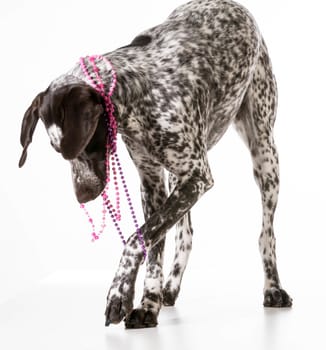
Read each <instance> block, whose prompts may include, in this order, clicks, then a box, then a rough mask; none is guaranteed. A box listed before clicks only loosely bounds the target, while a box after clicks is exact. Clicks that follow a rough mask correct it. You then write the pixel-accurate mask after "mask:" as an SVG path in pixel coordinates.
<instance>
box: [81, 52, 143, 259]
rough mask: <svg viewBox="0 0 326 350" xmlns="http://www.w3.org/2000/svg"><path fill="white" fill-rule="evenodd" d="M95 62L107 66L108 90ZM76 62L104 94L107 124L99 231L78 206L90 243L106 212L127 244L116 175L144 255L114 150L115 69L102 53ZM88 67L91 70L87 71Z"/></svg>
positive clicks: (103, 226)
mask: <svg viewBox="0 0 326 350" xmlns="http://www.w3.org/2000/svg"><path fill="white" fill-rule="evenodd" d="M87 61H88V62H89V66H90V69H89V68H88V67H87V64H86V62H87ZM97 61H103V62H104V63H105V64H106V65H107V67H108V68H109V70H110V72H111V77H112V82H111V85H110V87H109V89H108V90H107V89H106V88H105V85H104V83H103V80H102V78H101V75H100V70H99V68H98V66H97V64H96V62H97ZM79 64H80V66H81V68H82V71H83V73H84V75H85V77H86V78H87V80H88V83H89V84H90V85H91V86H92V87H93V88H94V89H95V90H96V91H97V92H98V93H99V94H100V95H101V96H102V97H103V99H104V103H105V112H106V115H107V125H108V137H107V142H106V149H105V174H106V179H105V187H104V190H103V192H102V193H101V196H102V200H103V210H102V214H103V215H102V224H101V227H100V230H99V231H98V233H96V228H95V223H94V220H93V219H92V217H91V216H90V214H89V212H88V210H87V209H86V206H85V204H81V205H80V207H81V208H82V209H83V210H84V212H85V214H86V216H87V218H88V221H89V223H90V224H91V227H92V242H95V241H96V240H98V239H99V237H100V235H101V234H102V233H103V231H104V229H105V227H106V223H105V222H106V214H107V212H108V213H109V215H110V217H111V219H112V221H113V224H114V226H115V228H116V230H117V232H118V234H119V236H120V238H121V240H122V242H123V244H126V240H125V238H124V235H123V233H122V231H121V228H120V226H119V223H118V222H119V221H120V220H121V212H120V191H119V183H118V175H119V178H120V181H121V183H122V186H123V189H124V192H125V195H126V199H127V202H128V206H129V210H130V213H131V216H132V219H133V222H134V225H135V228H136V233H137V235H138V239H139V242H140V244H141V247H142V250H143V253H144V257H145V258H146V248H145V243H144V238H143V235H142V233H141V230H140V228H139V225H138V221H137V218H136V214H135V210H134V207H133V205H132V202H131V198H130V194H129V191H128V188H127V184H126V180H125V177H124V174H123V171H122V167H121V163H120V160H119V157H118V153H117V131H118V128H117V122H116V119H115V117H114V105H113V103H112V101H111V96H112V94H113V92H114V89H115V87H116V84H117V75H116V72H115V70H114V69H113V67H112V64H111V62H110V61H109V60H108V59H106V58H105V57H103V56H100V55H94V56H86V57H84V58H81V59H80V61H79ZM90 70H91V71H90ZM110 170H112V173H113V184H114V189H115V199H116V203H115V204H116V205H115V207H114V205H113V204H112V202H111V200H110V199H109V195H108V191H109V183H110V180H111V178H110Z"/></svg>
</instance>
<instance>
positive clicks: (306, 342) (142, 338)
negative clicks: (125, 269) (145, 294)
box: [0, 270, 326, 350]
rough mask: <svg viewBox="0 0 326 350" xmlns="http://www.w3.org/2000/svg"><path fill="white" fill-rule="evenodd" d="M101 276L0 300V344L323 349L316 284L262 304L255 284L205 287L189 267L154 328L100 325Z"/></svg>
mask: <svg viewBox="0 0 326 350" xmlns="http://www.w3.org/2000/svg"><path fill="white" fill-rule="evenodd" d="M107 275H108V274H107V273H105V272H103V271H68V272H67V271H66V272H58V273H55V274H53V275H51V276H49V277H48V278H47V279H45V280H43V281H42V282H41V283H40V284H39V285H38V286H35V288H34V289H33V290H30V291H29V292H26V293H24V294H22V295H20V297H19V298H16V299H14V300H11V301H8V302H6V303H4V304H2V305H0V349H4V350H18V349H33V350H38V349H42V350H52V349H56V350H58V349H60V350H68V349H69V350H74V349H79V350H81V349H85V350H102V349H106V350H108V349H119V350H124V349H128V350H138V349H139V350H146V349H155V350H161V349H162V350H165V349H178V350H183V349H185V350H192V349H196V350H198V349H250V350H255V349H260V350H261V349H264V350H270V349H277V350H283V349H284V350H285V349H286V350H290V349H296V350H298V349H314V350H316V349H325V348H326V340H325V334H324V333H325V310H326V309H325V306H326V299H325V290H321V289H319V288H318V286H316V285H315V286H314V285H312V286H311V289H310V288H305V292H300V288H299V284H298V286H296V287H298V288H295V289H296V295H295V304H294V307H293V308H292V309H287V310H274V309H264V308H263V307H262V305H261V303H262V296H261V294H260V293H258V291H255V290H254V289H255V288H256V286H255V285H256V281H247V282H246V281H245V280H243V281H242V282H241V283H239V281H238V283H239V284H237V285H236V284H235V281H233V283H232V281H225V280H221V281H217V279H216V282H218V283H215V284H214V285H213V286H211V287H210V288H208V284H207V283H208V279H207V275H203V274H201V273H200V272H199V271H195V270H194V271H189V272H188V273H187V275H186V278H185V281H184V285H183V291H182V294H181V296H180V299H179V302H178V303H177V305H176V306H175V307H171V308H163V309H162V311H161V314H160V318H159V326H158V327H157V328H155V329H145V330H125V329H124V325H123V323H122V324H120V325H115V326H114V325H113V326H110V327H108V328H105V327H104V316H103V312H104V306H105V305H104V300H105V295H106V291H107V287H108V286H107V284H106V282H107V281H109V280H108V277H109V278H110V279H111V277H112V276H111V275H110V276H107ZM137 283H138V284H139V286H140V284H141V282H137ZM139 286H138V289H139ZM199 286H201V287H199ZM253 286H254V287H255V288H253ZM293 287H294V286H292V288H293Z"/></svg>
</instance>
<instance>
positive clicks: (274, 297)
mask: <svg viewBox="0 0 326 350" xmlns="http://www.w3.org/2000/svg"><path fill="white" fill-rule="evenodd" d="M264 306H265V307H291V306H292V298H291V297H290V296H289V295H288V294H287V293H286V291H285V290H283V289H278V288H270V289H267V290H266V291H265V293H264Z"/></svg>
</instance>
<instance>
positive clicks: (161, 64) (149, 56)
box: [19, 0, 292, 328]
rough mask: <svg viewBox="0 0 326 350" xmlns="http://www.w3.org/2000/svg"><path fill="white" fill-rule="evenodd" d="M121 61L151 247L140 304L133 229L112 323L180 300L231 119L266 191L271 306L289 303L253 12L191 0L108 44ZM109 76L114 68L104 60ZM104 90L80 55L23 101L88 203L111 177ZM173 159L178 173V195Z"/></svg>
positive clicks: (144, 316)
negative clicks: (194, 217)
mask: <svg viewBox="0 0 326 350" xmlns="http://www.w3.org/2000/svg"><path fill="white" fill-rule="evenodd" d="M104 57H105V58H107V59H108V60H109V61H110V62H111V63H112V65H113V67H114V68H115V70H116V72H117V77H118V80H117V87H116V90H115V92H114V94H113V96H112V103H113V104H114V106H115V114H116V119H117V123H118V131H119V133H120V134H121V135H122V139H123V141H124V143H125V145H126V147H127V149H128V151H129V153H130V156H131V158H132V160H133V161H134V163H135V165H136V167H137V169H138V172H139V175H140V179H141V195H142V203H143V210H144V215H145V224H144V225H143V226H142V227H141V230H142V233H143V236H144V240H145V245H146V248H147V250H148V252H149V253H148V257H147V272H146V279H145V286H144V294H143V297H142V300H141V303H140V306H139V307H138V308H135V309H133V299H134V286H135V280H136V275H137V272H138V268H139V266H140V264H141V263H142V260H143V251H142V248H141V244H140V243H139V241H138V239H137V235H136V234H133V235H131V237H130V238H129V239H128V242H127V244H126V246H125V248H124V251H123V255H122V258H121V261H120V264H119V267H118V270H117V272H116V275H115V277H114V280H113V283H112V286H111V288H110V290H109V293H108V297H107V307H106V312H105V316H106V325H109V324H110V323H114V324H116V323H119V322H121V321H122V320H123V319H124V321H125V325H126V327H127V328H141V327H154V326H156V325H157V317H158V314H159V311H160V309H161V306H162V304H164V305H174V303H175V301H176V299H177V296H178V294H179V291H180V284H181V279H182V275H183V273H184V270H185V267H186V264H187V260H188V257H189V253H190V250H191V246H192V234H193V230H192V226H191V221H190V209H191V207H192V206H193V205H194V204H195V203H196V202H197V200H198V199H199V198H200V197H201V196H202V195H203V194H204V193H205V192H206V191H207V190H209V189H210V188H211V187H212V186H213V183H214V182H213V177H212V174H211V171H210V167H209V164H208V160H207V152H208V151H209V150H210V149H211V148H212V147H213V146H214V145H215V144H216V143H217V142H218V141H219V140H220V138H221V137H222V136H223V134H224V133H225V131H226V130H227V129H228V127H229V126H230V125H231V124H234V125H235V127H236V130H237V131H238V132H239V134H240V135H241V136H242V138H243V139H244V142H245V144H246V145H247V146H248V148H249V150H250V152H251V156H252V160H253V168H254V176H255V179H256V181H257V184H258V186H259V188H260V191H261V196H262V206H263V225H262V231H261V235H260V237H259V247H260V253H261V256H262V261H263V267H264V272H265V286H264V306H267V307H290V306H291V305H292V299H291V298H290V297H289V296H288V294H287V293H286V292H285V291H284V290H283V289H282V287H281V283H280V279H279V276H278V271H277V267H276V254H275V238H274V231H273V218H274V211H275V208H276V204H277V198H278V191H279V169H278V155H277V151H276V147H275V143H274V139H273V126H274V122H275V116H276V107H277V89H276V83H275V79H274V75H273V73H272V68H271V62H270V59H269V56H268V52H267V48H266V45H265V42H264V40H263V38H262V36H261V34H260V31H259V29H258V28H257V25H256V22H255V21H254V19H253V18H252V16H251V15H250V14H249V13H248V11H247V10H246V9H245V8H243V7H242V6H240V5H239V4H237V3H235V2H233V1H231V0H193V1H191V2H189V3H187V4H185V5H182V6H180V7H178V8H177V9H176V10H175V11H174V12H173V13H172V14H171V15H170V16H169V17H168V19H167V20H166V21H165V22H164V23H162V24H160V25H158V26H156V27H154V28H151V29H149V30H146V31H144V32H143V33H141V35H139V36H138V37H136V38H135V39H134V41H133V42H132V43H131V44H130V45H128V46H125V47H122V48H120V49H117V50H115V51H113V52H110V53H108V54H105V55H104ZM100 74H101V77H102V79H103V80H104V81H105V82H106V83H110V81H111V79H112V75H111V71H110V70H109V69H107V68H106V66H105V65H104V64H103V63H102V64H100ZM104 114H105V113H104V107H103V100H102V97H101V96H100V95H99V94H98V93H97V92H96V91H95V90H94V89H93V88H92V87H91V86H89V84H88V82H87V81H85V77H84V75H83V73H82V71H81V68H80V66H79V65H76V66H75V67H74V68H73V69H72V70H71V71H69V72H68V73H66V74H64V75H62V76H61V77H59V78H58V79H56V80H54V81H53V82H52V83H51V84H50V86H49V87H48V88H47V90H45V91H44V92H41V93H40V94H39V95H38V96H37V97H36V98H35V99H34V101H33V102H32V104H31V106H30V107H29V109H28V110H27V111H26V113H25V116H24V120H23V123H22V130H21V144H22V146H23V147H24V151H23V154H22V157H21V160H20V164H19V165H20V166H22V165H23V164H24V162H25V160H26V155H27V147H28V145H29V144H30V143H31V141H32V136H33V132H34V129H35V127H36V124H37V121H38V119H39V118H40V119H41V120H42V121H43V123H44V125H45V127H46V129H47V132H48V134H49V137H50V139H51V144H52V146H53V147H54V148H55V150H56V151H58V152H61V154H62V156H63V158H65V159H67V160H69V161H70V163H71V165H72V172H73V180H74V187H75V192H76V196H77V199H78V201H79V202H87V201H90V200H93V199H94V198H96V197H97V196H98V195H99V194H100V193H101V192H102V190H103V188H104V185H105V165H104V158H105V144H106V137H107V127H106V121H105V116H104ZM164 169H165V170H167V171H168V173H169V194H168V193H167V190H166V188H165V181H164ZM174 225H176V227H177V234H176V251H175V258H174V263H173V267H172V271H171V273H170V274H169V276H168V277H167V279H166V281H165V284H164V286H163V273H162V264H163V250H164V242H165V235H166V232H167V231H168V230H169V229H170V228H172V227H173V226H174Z"/></svg>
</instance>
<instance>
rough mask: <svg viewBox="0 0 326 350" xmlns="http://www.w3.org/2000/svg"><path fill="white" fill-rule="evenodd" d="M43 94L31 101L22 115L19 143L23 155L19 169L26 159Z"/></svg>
mask: <svg viewBox="0 0 326 350" xmlns="http://www.w3.org/2000/svg"><path fill="white" fill-rule="evenodd" d="M43 96H44V92H41V93H39V94H38V95H37V96H36V97H35V99H34V100H33V102H32V104H31V105H30V107H29V108H28V109H27V111H26V112H25V115H24V119H23V122H22V126H21V133H20V143H21V145H22V146H23V148H24V149H23V153H22V155H21V157H20V160H19V167H20V168H21V167H22V166H23V165H24V163H25V161H26V157H27V148H28V146H29V144H30V143H31V142H32V138H33V134H34V130H35V127H36V124H37V122H38V120H39V108H40V106H41V103H42V100H43Z"/></svg>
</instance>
